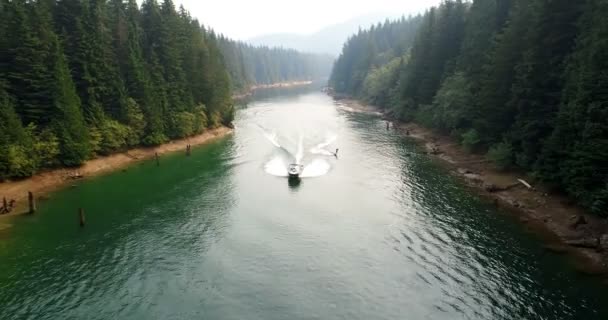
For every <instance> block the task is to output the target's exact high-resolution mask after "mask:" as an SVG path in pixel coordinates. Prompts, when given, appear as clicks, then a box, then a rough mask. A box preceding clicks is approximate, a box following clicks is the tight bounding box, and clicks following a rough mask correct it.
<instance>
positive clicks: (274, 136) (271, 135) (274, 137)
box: [264, 131, 281, 148]
mask: <svg viewBox="0 0 608 320" xmlns="http://www.w3.org/2000/svg"><path fill="white" fill-rule="evenodd" d="M264 137H266V139H268V141H270V143H272V144H273V145H274V146H275V147H277V148H281V145H280V144H279V140H278V138H277V134H276V133H274V132H273V133H270V132H266V131H264Z"/></svg>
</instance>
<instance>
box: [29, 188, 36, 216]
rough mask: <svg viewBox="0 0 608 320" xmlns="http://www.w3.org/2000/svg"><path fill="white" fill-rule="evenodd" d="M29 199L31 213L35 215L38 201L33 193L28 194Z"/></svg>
mask: <svg viewBox="0 0 608 320" xmlns="http://www.w3.org/2000/svg"><path fill="white" fill-rule="evenodd" d="M27 199H28V202H29V206H30V211H29V213H30V214H33V213H34V212H36V199H35V198H34V194H33V193H32V192H31V191H29V192H28V193H27Z"/></svg>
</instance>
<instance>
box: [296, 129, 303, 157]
mask: <svg viewBox="0 0 608 320" xmlns="http://www.w3.org/2000/svg"><path fill="white" fill-rule="evenodd" d="M295 158H296V159H295V160H296V164H302V158H304V141H303V139H302V135H300V138H299V139H298V151H296V157H295Z"/></svg>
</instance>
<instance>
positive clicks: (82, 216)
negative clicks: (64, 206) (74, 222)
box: [78, 208, 85, 228]
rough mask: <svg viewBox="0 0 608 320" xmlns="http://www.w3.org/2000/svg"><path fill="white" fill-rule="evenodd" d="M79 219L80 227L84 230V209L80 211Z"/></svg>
mask: <svg viewBox="0 0 608 320" xmlns="http://www.w3.org/2000/svg"><path fill="white" fill-rule="evenodd" d="M78 218H79V220H80V227H81V228H84V225H85V219H84V209H83V208H80V209H78Z"/></svg>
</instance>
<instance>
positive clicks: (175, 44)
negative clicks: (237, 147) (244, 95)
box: [0, 0, 233, 179]
mask: <svg viewBox="0 0 608 320" xmlns="http://www.w3.org/2000/svg"><path fill="white" fill-rule="evenodd" d="M0 1H1V3H0V6H1V7H0V9H1V10H0V34H1V37H0V68H1V69H0V73H1V74H2V77H1V81H2V82H1V83H0V114H1V115H2V117H1V119H2V120H1V121H0V149H1V150H2V152H0V179H3V178H9V177H25V176H29V175H32V174H33V173H35V172H36V171H37V170H39V169H41V168H46V167H52V166H57V165H66V166H76V165H80V164H81V163H82V162H83V161H85V160H86V159H88V158H90V157H93V156H95V155H99V154H109V153H112V152H116V151H120V150H124V149H125V148H128V147H131V146H136V145H157V144H160V143H163V142H165V141H167V140H168V139H172V138H182V137H187V136H190V135H194V134H197V133H200V132H202V131H203V130H205V129H206V128H208V127H213V126H218V125H220V124H222V123H228V122H230V121H231V120H232V112H233V108H232V101H231V91H230V78H229V74H228V72H227V68H226V66H225V65H224V60H223V58H222V56H221V53H220V49H219V46H218V45H219V42H218V39H217V37H216V36H215V35H214V34H213V33H212V32H209V31H207V30H206V29H204V28H202V27H201V26H200V25H199V23H198V21H196V20H195V19H193V18H192V17H190V15H189V14H188V12H187V11H186V10H185V9H184V8H179V9H176V8H175V6H174V4H173V2H172V1H171V0H165V1H164V2H163V3H162V4H159V3H158V2H157V1H156V0H145V1H143V3H142V5H141V7H139V5H138V4H137V2H136V1H135V0H128V1H123V0H107V1H106V0H57V1H54V0H40V1H26V0H10V1H9V0H0Z"/></svg>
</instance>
